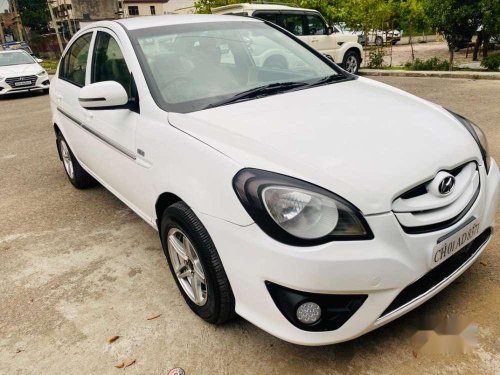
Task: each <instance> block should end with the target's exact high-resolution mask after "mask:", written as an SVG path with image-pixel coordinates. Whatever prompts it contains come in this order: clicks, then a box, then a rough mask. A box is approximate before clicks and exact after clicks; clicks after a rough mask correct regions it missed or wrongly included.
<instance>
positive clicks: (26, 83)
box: [14, 81, 31, 86]
mask: <svg viewBox="0 0 500 375" xmlns="http://www.w3.org/2000/svg"><path fill="white" fill-rule="evenodd" d="M30 85H31V81H21V82H14V86H30Z"/></svg>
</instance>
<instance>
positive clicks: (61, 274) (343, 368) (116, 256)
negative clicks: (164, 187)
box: [0, 77, 500, 375]
mask: <svg viewBox="0 0 500 375" xmlns="http://www.w3.org/2000/svg"><path fill="white" fill-rule="evenodd" d="M378 79H380V80H382V81H384V82H387V83H389V84H392V85H395V86H398V87H401V88H403V89H406V90H408V91H410V92H412V93H415V94H417V95H420V96H423V97H425V98H427V99H430V100H433V101H435V102H437V103H440V104H443V105H445V106H446V107H448V108H450V109H452V110H455V111H458V112H460V113H462V114H464V115H465V116H467V117H469V118H471V119H472V120H474V121H476V122H477V123H478V124H481V126H482V127H483V128H484V129H485V131H486V133H487V134H488V136H489V140H490V146H491V151H492V154H493V155H494V156H495V157H496V159H497V160H500V131H499V128H498V126H499V125H500V124H499V122H500V106H498V98H500V84H499V83H498V81H488V80H481V81H471V80H461V79H430V78H410V79H408V78H397V77H380V78H378ZM361 105H362V103H360V106H361ZM395 105H397V104H396V103H395ZM390 115H391V108H387V116H390ZM0 218H1V225H0V373H1V374H114V373H119V372H120V371H125V372H127V373H129V374H166V373H167V372H168V370H169V369H171V368H173V367H176V366H180V367H182V368H184V369H185V370H186V372H187V374H257V373H258V374H286V373H290V374H291V373H300V374H302V373H308V374H346V373H353V374H355V373H356V374H357V373H360V374H377V373H383V374H406V375H409V374H421V373H425V374H442V373H458V374H494V373H496V374H498V373H500V353H499V352H500V341H499V337H500V321H499V319H498V311H499V306H500V280H499V279H500V276H499V275H500V254H499V252H498V248H499V245H500V237H499V236H498V234H496V235H495V237H494V239H493V241H492V242H491V243H490V245H489V248H488V249H487V250H486V251H485V253H484V254H483V255H482V257H481V258H480V261H481V262H479V261H478V262H476V263H475V264H474V265H473V266H472V267H471V268H470V269H469V270H468V271H467V272H466V273H465V274H464V275H463V276H462V277H460V278H459V279H458V280H457V281H456V282H455V283H453V284H452V285H450V287H448V288H447V289H446V290H445V291H443V292H442V293H441V294H439V295H438V296H437V297H435V298H434V299H432V300H431V301H429V302H427V303H426V304H424V305H423V306H421V307H420V308H418V309H416V310H414V311H413V312H411V313H409V314H407V315H406V316H404V317H402V318H400V319H398V320H396V321H395V322H393V323H391V324H389V325H386V326H384V327H382V328H381V329H378V330H376V331H374V332H371V333H369V334H367V335H365V336H363V337H360V338H358V339H356V340H354V341H351V342H347V343H343V344H339V345H333V346H327V347H301V346H296V345H292V344H288V343H286V342H283V341H281V340H279V339H277V338H274V337H273V336H270V335H269V334H267V333H265V332H263V331H261V330H260V329H258V328H256V327H255V326H253V325H252V324H250V323H248V322H246V321H244V320H243V319H241V318H238V319H236V320H235V321H233V322H232V323H230V324H227V325H225V326H222V327H213V326H210V325H208V324H206V323H204V322H203V321H202V320H200V319H198V318H197V317H196V316H195V315H194V314H192V313H191V311H190V310H189V309H188V308H187V306H186V304H185V303H184V301H183V299H182V297H181V295H180V294H179V292H178V291H177V288H176V285H175V283H174V281H173V279H172V277H171V275H170V272H169V271H168V269H167V265H166V261H165V259H164V256H163V253H162V250H161V247H160V242H159V239H158V236H157V233H156V232H155V231H154V230H153V229H152V228H151V227H149V226H148V225H147V224H146V223H144V222H143V221H142V220H141V219H139V217H137V216H136V215H135V214H133V213H132V212H131V211H130V210H129V209H128V208H127V207H126V206H125V205H124V204H123V203H121V202H120V201H119V200H118V199H117V198H115V197H114V196H113V195H111V194H110V193H109V192H107V191H106V190H104V189H103V188H101V187H98V188H94V189H90V190H87V191H79V190H76V189H74V188H73V187H72V186H71V185H70V183H69V182H68V181H67V179H66V176H65V175H64V172H63V168H62V165H61V163H60V162H59V160H58V158H57V154H56V149H55V144H54V135H53V131H52V126H51V124H50V111H49V107H48V96H43V95H38V94H33V95H21V96H17V97H12V98H7V99H3V100H0ZM159 314H161V315H160V316H159V317H157V318H156V319H152V320H148V318H151V317H154V316H157V315H159ZM425 314H432V315H437V316H440V317H444V316H445V315H446V314H458V315H460V316H463V317H465V318H466V319H469V320H470V321H472V322H474V323H477V324H478V326H479V346H478V347H477V349H476V350H475V351H474V352H473V353H471V354H463V355H430V354H422V353H418V352H416V351H415V348H414V346H413V344H412V342H411V339H410V336H411V335H412V334H413V333H414V327H415V321H416V319H417V318H418V317H419V316H422V315H425ZM115 335H118V336H120V338H118V339H117V340H116V341H115V342H113V343H112V344H108V342H107V340H108V339H109V338H110V337H112V336H115ZM127 358H132V359H135V360H136V362H135V364H133V365H132V366H130V367H128V368H126V369H124V370H119V369H117V368H115V367H114V366H115V365H117V364H119V363H121V362H122V361H123V360H125V359H127Z"/></svg>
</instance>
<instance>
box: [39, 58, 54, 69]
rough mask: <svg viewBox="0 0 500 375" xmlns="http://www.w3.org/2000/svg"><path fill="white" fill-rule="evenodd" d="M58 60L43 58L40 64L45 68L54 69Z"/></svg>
mask: <svg viewBox="0 0 500 375" xmlns="http://www.w3.org/2000/svg"><path fill="white" fill-rule="evenodd" d="M57 64H59V60H43V61H42V63H41V64H40V65H41V66H42V68H44V69H45V70H56V69H57Z"/></svg>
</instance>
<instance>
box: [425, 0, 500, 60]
mask: <svg viewBox="0 0 500 375" xmlns="http://www.w3.org/2000/svg"><path fill="white" fill-rule="evenodd" d="M479 1H480V0H426V13H427V15H428V17H429V22H430V24H431V25H432V26H433V27H434V28H436V29H437V30H438V31H439V32H440V33H441V34H443V36H444V38H445V39H446V41H447V43H448V49H449V50H450V51H453V50H454V49H455V48H456V47H458V46H459V45H460V41H461V40H462V39H463V38H470V37H472V35H474V33H475V31H476V30H477V28H478V26H479V24H480V22H481V15H480V12H479V9H478V5H479ZM497 1H498V0H497Z"/></svg>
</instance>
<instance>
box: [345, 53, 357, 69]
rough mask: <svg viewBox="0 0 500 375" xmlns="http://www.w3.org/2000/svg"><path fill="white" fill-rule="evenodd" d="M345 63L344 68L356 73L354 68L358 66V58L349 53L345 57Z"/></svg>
mask: <svg viewBox="0 0 500 375" xmlns="http://www.w3.org/2000/svg"><path fill="white" fill-rule="evenodd" d="M345 65H346V66H345V70H347V71H348V72H349V73H356V69H357V68H358V60H357V59H356V57H355V56H354V55H350V56H348V57H347V60H346V62H345Z"/></svg>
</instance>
